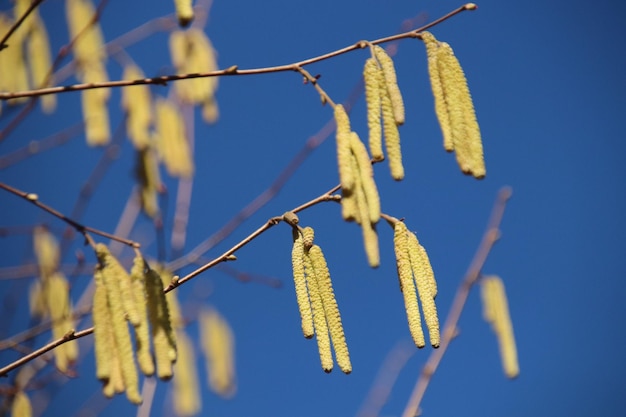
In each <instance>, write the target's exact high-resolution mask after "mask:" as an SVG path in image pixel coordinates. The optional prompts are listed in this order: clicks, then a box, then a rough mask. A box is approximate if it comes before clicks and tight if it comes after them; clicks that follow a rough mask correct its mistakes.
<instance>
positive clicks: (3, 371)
mask: <svg viewBox="0 0 626 417" xmlns="http://www.w3.org/2000/svg"><path fill="white" fill-rule="evenodd" d="M5 187H7V186H5V185H4V184H2V183H0V188H5ZM339 187H340V186H339V185H337V186H335V187H333V188H331V189H330V190H329V191H327V192H325V193H324V194H322V195H320V196H319V197H316V198H314V199H312V200H310V201H308V202H306V203H304V204H302V205H300V206H298V207H296V208H295V209H293V210H291V211H292V212H294V213H296V212H299V211H302V210H305V209H307V208H309V207H312V206H314V205H316V204H319V203H323V202H326V201H335V200H337V199H338V198H339V196H336V195H333V193H334V192H335V191H337V190H338V189H339ZM9 188H10V187H9ZM10 190H14V189H10ZM15 191H17V190H15ZM15 191H12V192H14V193H15ZM19 193H21V192H18V193H16V194H17V195H20V196H22V197H24V196H23V195H21V194H19ZM24 198H26V197H24ZM59 214H60V213H59ZM66 221H67V220H66ZM281 221H282V216H276V217H272V218H271V219H269V220H268V221H267V222H266V223H265V224H264V225H263V226H261V227H259V228H258V229H257V230H255V231H254V232H252V233H251V234H250V235H248V236H247V237H245V238H244V239H243V240H241V241H240V242H239V243H237V244H235V246H233V247H232V248H230V249H229V250H227V251H226V252H224V253H223V254H222V255H221V256H219V257H217V258H215V259H213V260H212V261H210V262H208V263H206V264H205V265H203V266H202V267H200V268H198V269H196V270H195V271H193V272H191V273H190V274H188V275H186V276H185V277H183V278H180V279H178V280H176V281H174V282H172V283H170V285H168V286H167V287H166V288H164V289H163V292H165V293H168V292H170V291H172V290H173V289H175V288H177V287H179V286H180V285H182V284H183V283H185V282H187V281H189V280H190V279H192V278H194V277H196V276H198V275H200V274H201V273H202V272H204V271H206V270H208V269H210V268H212V267H214V266H216V265H219V264H220V263H222V262H226V261H229V260H232V259H233V258H232V255H233V254H234V253H235V252H237V251H238V250H239V249H241V248H242V247H244V246H246V245H247V244H248V243H250V242H252V241H253V240H254V239H256V238H257V237H259V236H260V235H261V234H262V233H263V232H265V231H267V230H269V229H270V228H272V227H273V226H275V225H277V224H279V223H280V222H281ZM118 241H119V239H118ZM131 246H132V245H131ZM93 331H94V328H93V326H92V327H90V328H87V329H84V330H81V331H79V332H74V331H71V332H68V333H67V334H66V335H65V336H63V337H61V338H59V339H57V340H54V341H52V342H50V343H48V344H47V345H45V346H43V347H41V348H39V349H37V350H34V351H33V352H32V353H30V354H29V355H26V356H24V357H22V358H20V359H18V360H17V361H15V362H12V363H10V364H9V365H7V366H5V367H3V368H0V377H2V376H5V375H7V374H8V373H9V372H11V371H12V370H14V369H16V368H18V367H20V366H22V365H24V364H25V363H28V362H29V361H31V360H33V359H35V358H37V357H39V356H41V355H43V354H45V353H47V352H49V351H51V350H52V349H54V348H56V347H57V346H60V345H62V344H64V343H66V342H69V341H70V340H74V339H79V338H81V337H84V336H87V335H89V334H91V333H93Z"/></svg>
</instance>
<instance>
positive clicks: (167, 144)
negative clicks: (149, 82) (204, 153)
mask: <svg viewBox="0 0 626 417" xmlns="http://www.w3.org/2000/svg"><path fill="white" fill-rule="evenodd" d="M156 130H157V132H158V141H157V150H158V152H159V156H160V158H161V159H162V160H163V163H164V164H165V168H166V169H167V172H168V173H169V174H170V175H171V176H173V177H178V178H190V177H191V176H192V175H193V171H194V165H193V160H192V159H191V153H190V150H189V143H188V141H187V134H186V131H185V123H184V121H183V118H182V116H181V114H180V112H179V110H178V108H177V107H176V105H174V104H173V103H172V102H170V101H168V100H165V99H161V98H159V99H157V101H156Z"/></svg>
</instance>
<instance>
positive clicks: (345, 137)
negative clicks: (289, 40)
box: [335, 104, 380, 268]
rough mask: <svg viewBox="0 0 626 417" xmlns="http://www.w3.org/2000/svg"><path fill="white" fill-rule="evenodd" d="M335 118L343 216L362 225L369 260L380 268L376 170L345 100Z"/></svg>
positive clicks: (373, 266) (336, 111) (337, 109)
mask: <svg viewBox="0 0 626 417" xmlns="http://www.w3.org/2000/svg"><path fill="white" fill-rule="evenodd" d="M335 122H336V124H337V136H336V137H337V160H338V163H339V179H340V181H341V193H342V198H341V211H342V216H343V218H344V219H345V220H347V221H355V222H357V223H358V224H359V225H361V228H362V229H363V241H364V244H365V253H366V254H367V260H368V262H369V264H370V266H371V267H372V268H376V267H378V266H379V265H380V254H379V249H378V235H377V234H376V228H375V227H376V223H378V220H380V197H379V195H378V188H377V187H376V182H375V181H374V170H373V169H372V164H371V162H370V158H369V155H368V154H367V149H366V148H365V145H364V144H363V142H361V139H359V136H358V135H357V134H356V132H353V131H352V129H351V128H350V119H349V118H348V114H347V113H346V111H345V109H344V108H343V106H342V105H341V104H337V105H335Z"/></svg>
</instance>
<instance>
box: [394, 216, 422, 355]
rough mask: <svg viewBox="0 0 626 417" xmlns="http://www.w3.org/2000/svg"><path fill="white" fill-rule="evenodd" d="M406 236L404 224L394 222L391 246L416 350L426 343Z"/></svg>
mask: <svg viewBox="0 0 626 417" xmlns="http://www.w3.org/2000/svg"><path fill="white" fill-rule="evenodd" d="M407 234H408V231H407V228H406V225H405V224H404V222H401V221H398V222H396V223H395V225H394V234H393V245H394V251H395V254H396V267H397V269H398V278H399V279H400V291H402V296H403V297H404V307H405V309H406V317H407V320H408V322H409V331H410V332H411V337H412V338H413V342H414V343H415V346H417V347H418V348H423V347H424V346H425V345H426V342H425V340H424V331H423V330H422V320H421V318H420V312H419V307H418V304H417V293H416V290H415V282H414V280H413V272H412V269H411V260H410V257H409V252H408V245H409V244H408V236H407Z"/></svg>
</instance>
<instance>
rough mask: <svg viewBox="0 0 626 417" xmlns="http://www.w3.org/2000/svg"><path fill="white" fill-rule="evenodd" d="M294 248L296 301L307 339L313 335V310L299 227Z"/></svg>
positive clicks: (303, 331) (295, 232) (293, 266)
mask: <svg viewBox="0 0 626 417" xmlns="http://www.w3.org/2000/svg"><path fill="white" fill-rule="evenodd" d="M294 238H295V239H294V241H293V248H292V249H291V265H292V269H293V282H294V286H295V289H296V301H297V302H298V310H299V311H300V319H301V322H302V333H303V334H304V337H306V338H307V339H309V338H311V337H313V332H314V331H313V312H312V311H311V301H310V300H309V293H308V290H307V287H306V279H305V276H304V239H303V238H302V235H301V234H300V233H299V232H298V230H297V229H294Z"/></svg>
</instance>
